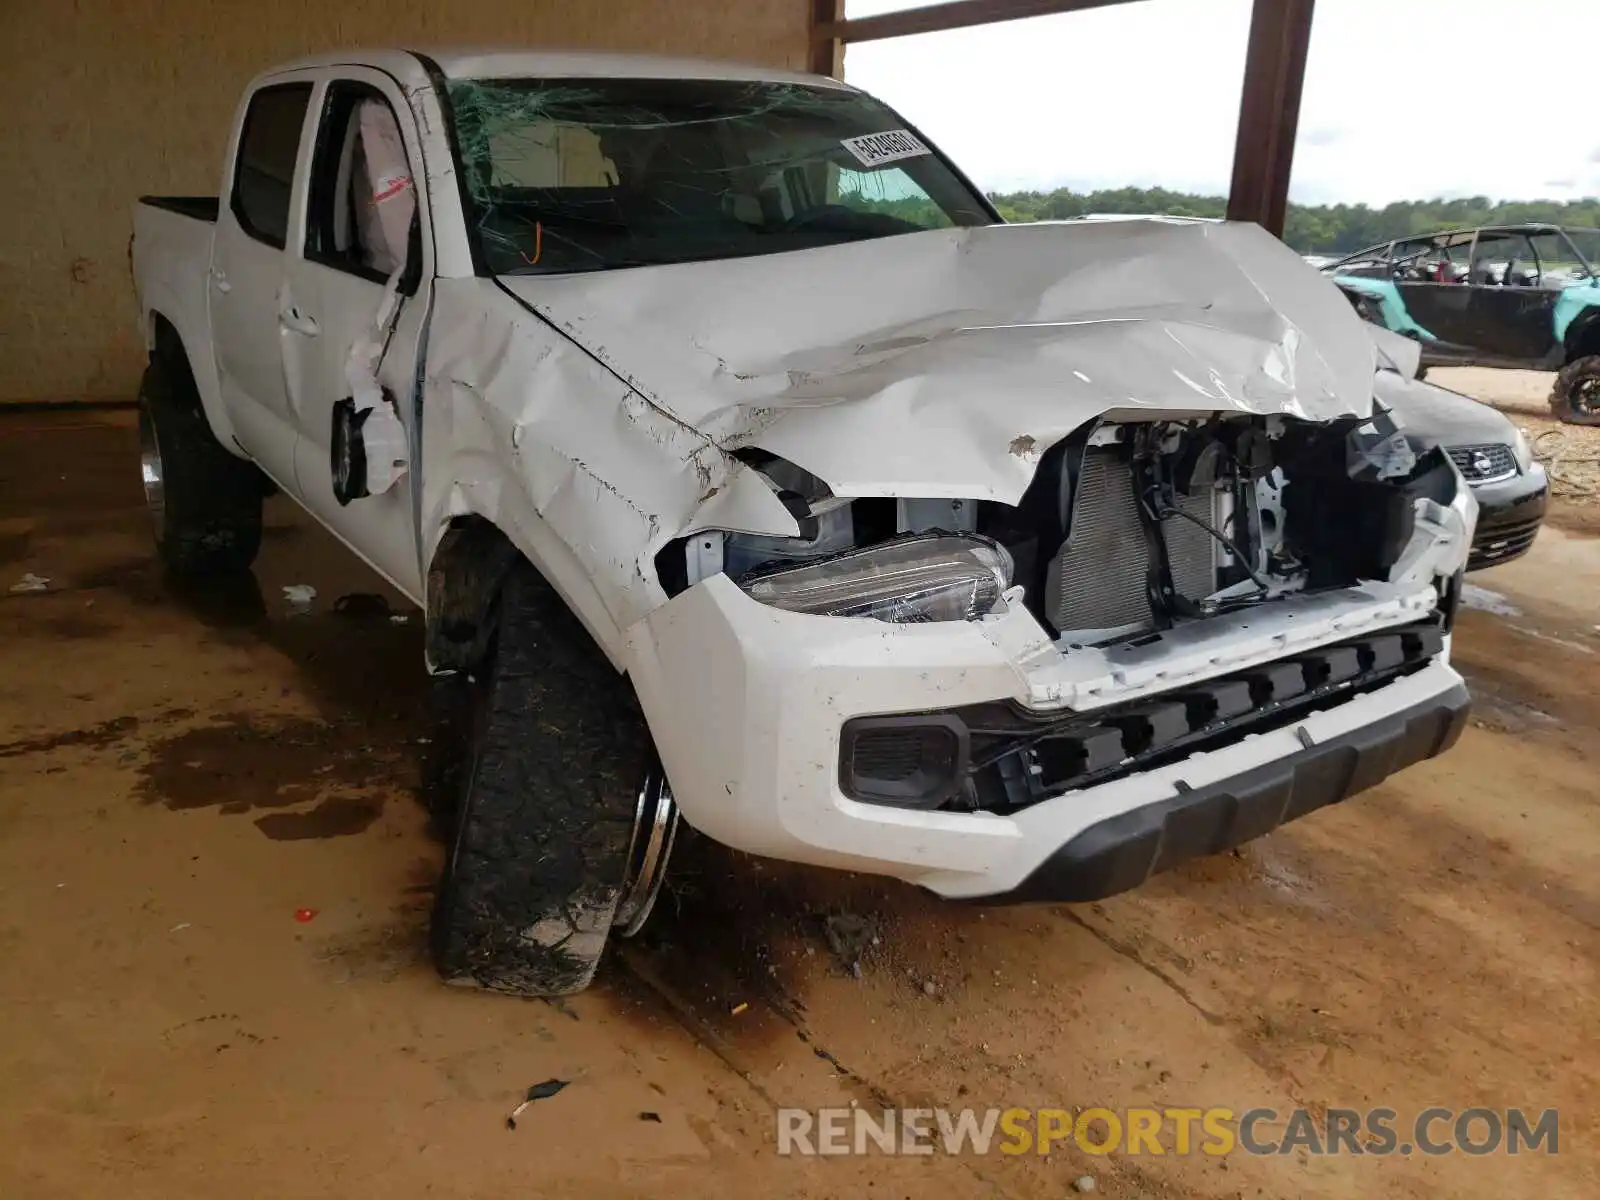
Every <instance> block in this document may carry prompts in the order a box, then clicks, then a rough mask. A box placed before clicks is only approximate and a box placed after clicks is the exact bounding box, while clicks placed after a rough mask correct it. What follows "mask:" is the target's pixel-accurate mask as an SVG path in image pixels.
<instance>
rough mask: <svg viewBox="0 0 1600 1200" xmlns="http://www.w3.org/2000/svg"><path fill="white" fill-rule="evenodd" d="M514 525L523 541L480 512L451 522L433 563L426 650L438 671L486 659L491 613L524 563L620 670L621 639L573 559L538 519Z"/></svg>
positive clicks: (429, 574)
mask: <svg viewBox="0 0 1600 1200" xmlns="http://www.w3.org/2000/svg"><path fill="white" fill-rule="evenodd" d="M525 516H526V517H529V518H531V520H529V519H523V520H519V521H518V522H517V528H518V532H519V534H520V535H521V536H518V537H513V536H512V534H511V533H508V532H507V531H506V530H505V529H504V528H502V527H501V525H500V524H499V523H497V522H495V521H493V520H490V519H489V518H488V517H486V516H484V515H482V514H480V513H466V514H461V515H457V516H453V517H451V518H450V519H449V520H448V521H446V522H445V524H444V526H443V527H442V528H441V529H440V530H439V531H438V535H437V539H436V541H435V543H434V548H433V552H432V554H431V555H430V556H429V559H428V569H427V575H426V589H427V633H426V638H425V649H426V653H427V658H428V664H429V666H430V668H431V669H432V670H434V671H466V670H471V669H472V668H473V667H475V666H476V665H477V664H478V663H479V662H480V661H481V660H482V658H483V655H484V651H485V650H486V648H487V644H488V636H489V632H490V630H491V628H492V627H493V622H492V617H493V614H494V606H495V602H496V599H497V597H498V595H499V592H500V587H501V585H502V584H503V583H504V582H505V579H506V576H507V574H508V573H509V572H510V570H511V568H512V566H513V565H514V564H515V563H516V562H517V561H518V560H519V559H526V560H527V562H528V563H529V564H530V565H531V566H532V567H533V569H534V570H535V571H537V572H538V573H539V575H540V577H541V578H542V579H543V580H544V581H545V582H546V583H547V584H549V585H550V587H551V588H552V589H553V590H554V591H555V592H556V594H557V595H559V596H560V597H561V599H562V602H563V603H565V604H566V606H567V608H568V609H569V610H571V612H572V613H573V615H574V616H576V617H577V618H578V620H579V621H580V622H581V623H582V625H583V627H584V628H585V629H586V630H587V631H588V633H589V636H590V637H591V638H593V639H594V642H595V644H596V645H597V646H598V647H599V648H600V650H601V652H602V653H604V654H605V656H606V657H607V659H609V660H610V662H611V664H612V665H613V666H614V667H616V668H617V670H618V671H619V672H620V671H621V670H623V654H624V645H623V642H624V639H623V636H622V632H621V631H620V630H619V629H618V628H617V626H616V623H615V622H614V621H613V620H612V618H611V615H610V613H609V612H608V611H607V609H606V607H605V604H604V603H603V602H602V601H601V598H600V594H599V592H597V591H596V590H595V588H594V585H593V584H592V583H591V582H590V581H589V578H588V575H587V574H586V573H585V571H584V569H583V565H582V563H580V562H579V561H578V558H577V556H576V555H574V554H573V553H572V551H571V550H570V549H569V548H568V547H567V546H566V544H565V543H564V542H562V541H561V540H560V539H559V538H557V537H556V536H555V534H554V533H553V532H552V531H551V530H550V528H549V526H548V525H547V524H546V523H545V522H544V521H542V520H540V519H539V518H538V517H537V516H534V515H532V514H531V513H530V514H525Z"/></svg>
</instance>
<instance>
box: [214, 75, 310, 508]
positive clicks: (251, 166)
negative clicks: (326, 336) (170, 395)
mask: <svg viewBox="0 0 1600 1200" xmlns="http://www.w3.org/2000/svg"><path fill="white" fill-rule="evenodd" d="M314 89H315V80H314V74H313V73H310V72H304V73H298V74H291V75H286V76H282V77H279V78H275V79H273V80H272V81H271V82H270V83H268V84H265V85H264V86H262V87H259V88H257V89H256V90H255V91H254V92H253V93H251V95H250V97H249V98H248V100H247V101H246V102H245V107H244V111H243V114H242V116H241V118H240V121H239V126H238V130H237V132H236V134H235V136H234V147H233V157H232V160H231V161H232V164H233V167H232V171H231V173H230V175H229V178H228V180H227V181H226V184H225V188H224V194H223V197H222V203H221V205H220V206H219V211H218V214H217V229H216V235H215V240H214V242H213V244H212V250H211V270H210V278H209V279H208V280H207V293H208V303H209V305H210V311H211V331H212V343H213V345H214V347H215V353H216V361H217V374H218V378H219V383H220V386H221V392H222V400H223V403H224V404H225V405H226V407H227V409H228V415H229V418H230V419H231V420H232V422H233V426H234V429H235V430H236V432H237V434H238V437H239V438H240V440H241V441H242V442H243V444H244V448H245V449H246V451H248V453H249V454H250V455H251V457H253V458H254V459H255V460H256V461H257V462H258V463H260V465H261V466H262V467H263V468H264V469H265V470H266V472H267V474H269V475H271V476H272V477H273V478H274V479H276V480H277V481H278V482H279V483H282V484H285V485H288V484H290V483H292V480H293V473H294V438H295V428H294V423H293V421H292V419H291V416H290V412H289V400H288V392H287V388H286V385H285V380H284V374H283V353H282V349H281V345H280V342H281V337H282V332H281V327H280V322H279V317H278V310H279V305H278V299H279V291H280V289H281V287H282V285H283V277H284V252H285V247H287V246H288V245H289V244H290V241H291V235H292V233H293V231H294V230H295V228H296V227H297V225H298V224H299V209H300V207H301V206H300V203H299V201H298V198H297V196H296V187H295V181H296V179H298V178H299V177H300V175H299V164H300V160H301V156H302V145H303V143H304V142H305V141H306V138H305V134H306V132H307V129H308V126H309V122H310V116H311V99H312V93H313V91H314Z"/></svg>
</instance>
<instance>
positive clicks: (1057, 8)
mask: <svg viewBox="0 0 1600 1200" xmlns="http://www.w3.org/2000/svg"><path fill="white" fill-rule="evenodd" d="M817 2H818V3H823V2H825V0H817ZM1134 3H1138V0H949V2H948V3H945V4H925V5H923V6H921V7H920V8H907V9H902V10H901V11H899V12H891V13H883V14H881V15H880V16H876V17H857V18H856V19H855V20H852V21H847V20H842V19H840V17H838V16H836V17H835V18H834V19H833V20H821V19H818V20H816V21H815V22H814V23H813V25H812V27H811V37H812V45H813V47H815V46H816V44H817V43H818V42H827V41H837V42H842V43H846V44H848V43H850V42H871V41H877V40H878V39H879V38H892V37H905V36H907V35H909V34H913V33H938V32H939V31H940V30H944V29H964V28H966V27H967V26H969V25H993V24H996V23H997V22H1000V21H1016V20H1020V19H1022V18H1023V17H1044V16H1049V15H1050V14H1052V13H1064V12H1078V11H1080V10H1082V9H1086V8H1108V7H1110V6H1111V5H1113V4H1134ZM842 7H843V6H842V5H841V6H840V8H841V9H842ZM841 16H842V13H841Z"/></svg>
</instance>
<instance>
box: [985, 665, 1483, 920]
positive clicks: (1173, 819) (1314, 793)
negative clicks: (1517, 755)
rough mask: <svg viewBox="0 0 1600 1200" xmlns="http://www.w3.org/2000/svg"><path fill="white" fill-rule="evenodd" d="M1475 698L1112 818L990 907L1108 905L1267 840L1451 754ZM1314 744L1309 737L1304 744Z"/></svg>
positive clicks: (1463, 697)
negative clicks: (1192, 863)
mask: <svg viewBox="0 0 1600 1200" xmlns="http://www.w3.org/2000/svg"><path fill="white" fill-rule="evenodd" d="M1471 707H1472V698H1471V696H1469V695H1468V693H1467V688H1466V685H1465V684H1460V683H1458V684H1456V685H1455V686H1454V687H1452V688H1451V689H1450V690H1449V691H1447V692H1443V693H1441V694H1439V695H1437V696H1434V697H1431V698H1430V699H1428V700H1425V701H1422V702H1421V703H1419V704H1415V705H1412V706H1411V707H1410V708H1407V709H1403V710H1402V711H1400V712H1397V713H1392V714H1390V715H1389V716H1387V717H1384V718H1382V719H1381V720H1378V721H1376V722H1374V723H1372V724H1371V725H1365V726H1362V727H1361V728H1360V729H1356V730H1352V731H1351V732H1350V733H1347V734H1344V735H1343V736H1341V737H1337V738H1331V739H1329V740H1327V741H1324V742H1316V743H1313V744H1312V745H1311V746H1309V747H1307V748H1306V749H1305V750H1302V751H1300V752H1299V753H1297V754H1292V755H1290V756H1288V757H1287V758H1281V759H1278V760H1277V761H1275V762H1270V763H1265V764H1263V765H1262V766H1259V767H1256V768H1255V769H1253V770H1250V771H1245V772H1244V773H1242V774H1239V775H1235V776H1234V777H1233V778H1231V779H1224V780H1221V781H1219V782H1217V783H1210V784H1206V785H1204V786H1202V787H1190V786H1188V785H1187V784H1180V785H1177V792H1178V794H1177V795H1175V796H1173V797H1171V798H1170V799H1167V800H1161V801H1158V802H1156V803H1154V804H1146V805H1144V806H1143V807H1141V808H1136V809H1133V810H1132V811H1130V812H1125V813H1121V814H1119V815H1118V816H1115V817H1109V818H1107V819H1106V820H1104V821H1098V822H1096V823H1095V824H1093V825H1091V826H1089V827H1088V828H1087V829H1085V830H1083V832H1081V833H1079V834H1078V835H1077V836H1075V837H1073V838H1072V839H1071V840H1070V841H1068V842H1067V843H1066V844H1065V845H1063V846H1061V847H1060V848H1059V849H1058V850H1056V852H1055V853H1054V854H1052V855H1051V856H1050V857H1049V858H1047V859H1046V860H1045V861H1044V862H1043V863H1041V864H1040V865H1039V867H1038V868H1036V869H1035V870H1034V872H1033V873H1032V874H1031V875H1029V876H1028V878H1027V879H1025V880H1023V882H1022V883H1021V884H1019V885H1018V886H1017V887H1016V888H1014V889H1012V890H1011V891H1009V892H1003V893H999V894H997V895H991V896H981V897H973V899H975V900H977V901H978V902H980V903H984V904H1014V903H1022V902H1027V901H1055V902H1083V901H1089V900H1103V899H1105V898H1106V897H1107V896H1114V895H1116V894H1117V893H1119V892H1125V891H1128V890H1129V889H1131V888H1135V887H1138V886H1139V885H1140V884H1142V883H1144V882H1145V880H1147V879H1149V878H1150V877H1151V876H1152V875H1156V874H1158V873H1160V872H1162V871H1166V870H1170V869H1171V868H1172V867H1175V866H1177V865H1178V864H1179V863H1182V862H1186V861H1188V860H1189V859H1192V858H1199V857H1202V856H1203V855H1208V854H1217V853H1220V852H1221V851H1223V850H1229V849H1232V848H1233V847H1234V846H1239V845H1242V844H1243V843H1245V842H1248V841H1251V840H1253V839H1255V838H1258V837H1260V836H1262V835H1263V834H1265V833H1268V832H1269V831H1271V830H1273V829H1276V828H1277V827H1278V826H1280V825H1284V824H1287V823H1288V822H1289V821H1293V820H1295V819H1296V818H1299V817H1303V816H1305V815H1306V814H1307V813H1309V812H1315V811H1316V810H1317V809H1319V808H1325V807H1327V806H1328V805H1330V804H1337V803H1338V802H1339V801H1341V800H1345V799H1348V798H1349V797H1351V796H1354V795H1355V794H1356V793H1357V792H1362V791H1365V790H1366V789H1367V788H1370V787H1372V786H1373V785H1375V784H1377V783H1380V782H1382V781H1383V780H1384V779H1386V778H1388V777H1389V776H1390V775H1393V774H1394V773H1395V772H1396V771H1399V770H1401V769H1403V768H1405V767H1408V766H1410V765H1411V764H1412V763H1416V762H1420V761H1422V760H1423V759H1426V758H1432V757H1434V756H1435V755H1438V754H1442V753H1443V752H1444V751H1446V750H1448V749H1449V748H1450V747H1451V746H1452V745H1454V744H1455V741H1456V739H1457V738H1458V737H1460V736H1461V731H1462V729H1463V728H1464V727H1465V726H1466V723H1467V714H1468V713H1469V712H1470V711H1471ZM1302 741H1304V739H1302Z"/></svg>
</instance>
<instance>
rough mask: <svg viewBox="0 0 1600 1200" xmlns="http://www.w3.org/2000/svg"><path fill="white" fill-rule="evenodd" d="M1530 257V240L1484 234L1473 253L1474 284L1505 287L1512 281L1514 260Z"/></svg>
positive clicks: (1496, 234)
mask: <svg viewBox="0 0 1600 1200" xmlns="http://www.w3.org/2000/svg"><path fill="white" fill-rule="evenodd" d="M1519 254H1520V255H1522V257H1523V259H1524V260H1526V259H1527V258H1528V257H1529V256H1530V251H1529V249H1528V239H1527V238H1525V237H1523V236H1521V235H1520V234H1510V233H1483V234H1479V235H1478V244H1477V246H1476V247H1474V249H1473V252H1472V282H1473V283H1479V284H1489V285H1492V286H1503V285H1505V284H1506V283H1507V282H1509V280H1510V276H1511V266H1512V259H1514V258H1515V257H1516V256H1517V255H1519Z"/></svg>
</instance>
